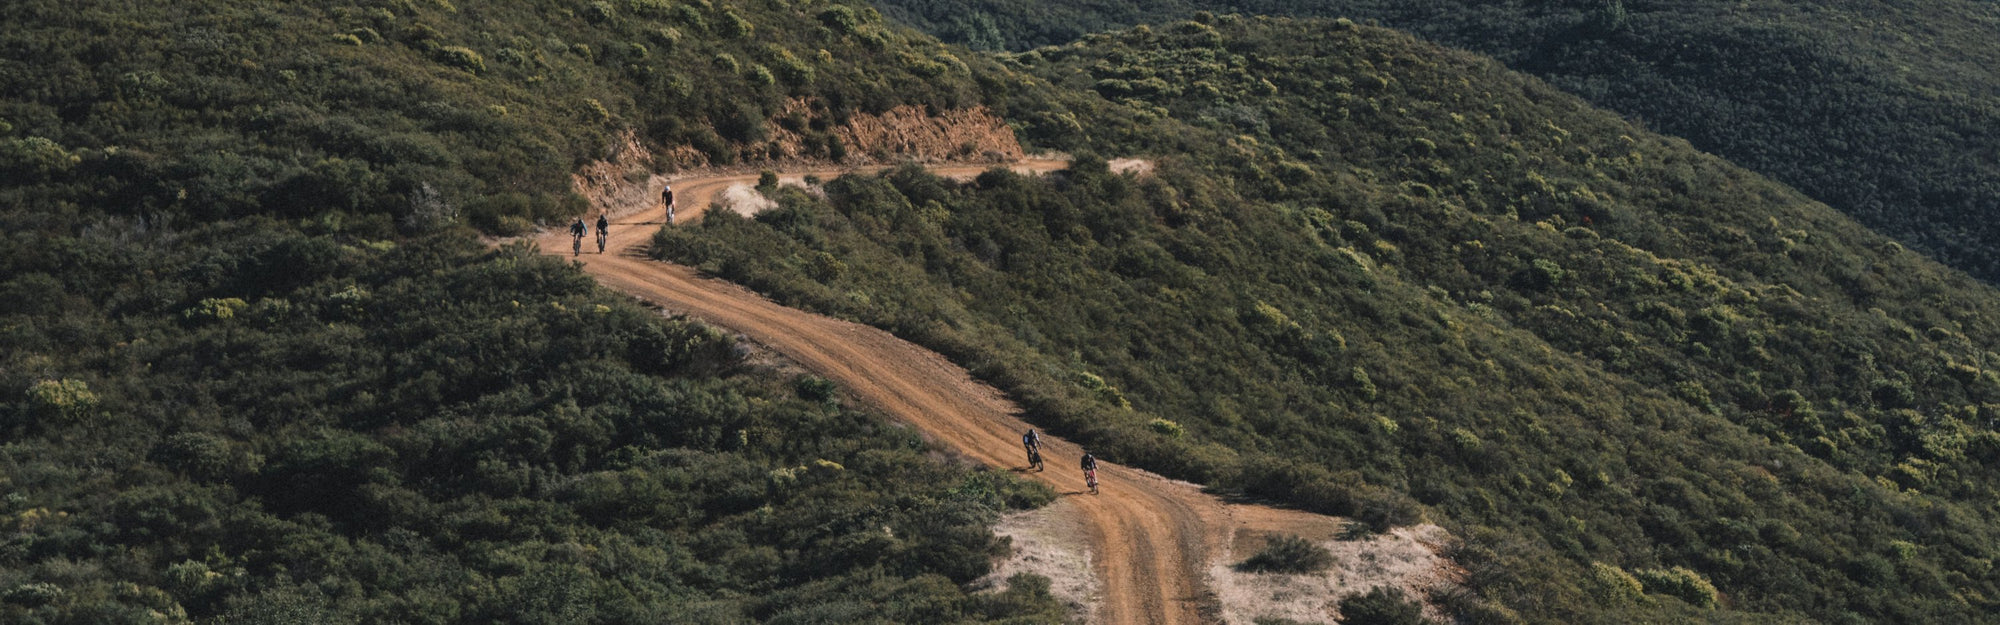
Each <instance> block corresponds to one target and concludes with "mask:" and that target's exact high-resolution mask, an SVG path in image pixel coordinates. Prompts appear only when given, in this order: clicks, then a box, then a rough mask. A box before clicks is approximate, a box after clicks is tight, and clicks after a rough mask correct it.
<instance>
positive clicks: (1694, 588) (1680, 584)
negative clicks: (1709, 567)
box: [1632, 566, 1716, 608]
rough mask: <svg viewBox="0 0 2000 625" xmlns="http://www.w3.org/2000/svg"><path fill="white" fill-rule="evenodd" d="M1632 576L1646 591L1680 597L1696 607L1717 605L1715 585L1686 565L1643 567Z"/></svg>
mask: <svg viewBox="0 0 2000 625" xmlns="http://www.w3.org/2000/svg"><path fill="white" fill-rule="evenodd" d="M1632 576H1633V577H1635V578H1637V579H1638V580H1639V583H1640V584H1641V585H1643V586H1644V587H1645V589H1646V592H1650V593H1658V594H1662V595H1667V596H1670V597H1678V598H1680V599H1681V600H1682V601H1686V602H1688V603H1689V604H1691V605H1693V606H1695V607H1700V608H1713V607H1716V592H1715V586H1714V585H1712V584H1710V583H1708V578H1707V577H1703V576H1702V575H1701V574H1700V573H1696V572H1694V571H1691V570H1688V569H1687V568H1685V567H1678V566H1676V567H1673V568H1670V569H1641V570H1638V571H1633V572H1632Z"/></svg>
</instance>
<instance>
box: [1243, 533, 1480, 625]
mask: <svg viewBox="0 0 2000 625" xmlns="http://www.w3.org/2000/svg"><path fill="white" fill-rule="evenodd" d="M1275 534H1276V533H1275V532H1263V531H1239V532H1237V533H1236V536H1235V537H1234V540H1232V541H1230V548H1229V551H1228V552H1227V553H1223V554H1221V557H1219V558H1216V559H1215V560H1213V561H1211V562H1210V564H1209V569H1208V575H1209V580H1208V581H1209V588H1210V589H1211V590H1213V591H1214V592H1215V595H1216V599H1217V600H1218V601H1219V602H1220V603H1221V604H1222V618H1223V620H1224V621H1225V622H1228V623H1242V624H1248V623H1254V622H1256V620H1257V619H1260V618H1283V619H1291V620H1294V621H1298V622H1300V623H1335V622H1338V620H1339V616H1340V612H1339V607H1340V599H1341V597H1345V596H1347V595H1350V594H1355V593H1366V592H1368V591H1370V590H1373V589H1374V588H1376V587H1377V586H1393V587H1396V588H1401V589H1402V590H1403V595H1404V596H1406V597H1408V598H1410V599H1413V600H1418V601H1423V600H1425V599H1426V598H1427V597H1428V596H1429V595H1430V591H1431V590H1432V589H1436V588H1441V587H1445V586H1448V585H1451V584H1456V583H1457V577H1458V575H1457V567H1455V566H1454V565H1453V564H1452V563H1451V561H1450V560H1447V559H1445V558H1444V557H1443V556H1441V555H1438V549H1439V548H1440V546H1441V545H1443V544H1444V543H1445V542H1446V541H1449V540H1450V538H1451V536H1450V534H1448V533H1447V532H1445V530H1444V528H1441V527H1438V526H1436V525H1430V524H1425V525H1418V526H1413V527H1399V528H1396V529H1394V530H1391V531H1390V532H1388V533H1386V534H1377V535H1374V536H1370V537H1368V538H1363V539H1359V540H1340V539H1338V538H1336V537H1331V536H1303V537H1304V538H1306V539H1308V540H1312V541H1313V542H1314V543H1316V544H1318V545H1320V546H1322V547H1325V548H1326V549H1327V551H1330V552H1332V553H1333V567H1332V568H1329V569H1327V570H1326V571H1322V572H1319V573H1308V574H1299V575H1294V574H1285V573H1248V572H1244V571H1238V570H1236V564H1237V563H1240V562H1242V561H1244V560H1246V559H1248V558H1249V557H1250V556H1252V555H1255V554H1256V553H1257V552H1258V551H1260V550H1262V549H1263V548H1264V544H1265V543H1266V542H1268V541H1269V540H1270V539H1271V537H1272V536H1274V535H1275ZM1424 615H1425V616H1426V617H1429V618H1430V619H1432V620H1433V621H1436V622H1440V623H1443V622H1449V619H1448V617H1447V616H1446V615H1445V614H1443V613H1441V612H1440V611H1438V609H1437V607H1436V606H1434V605H1430V604H1429V603H1428V602H1426V603H1425V605H1424Z"/></svg>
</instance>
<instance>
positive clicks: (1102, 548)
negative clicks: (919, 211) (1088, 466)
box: [539, 161, 1337, 624]
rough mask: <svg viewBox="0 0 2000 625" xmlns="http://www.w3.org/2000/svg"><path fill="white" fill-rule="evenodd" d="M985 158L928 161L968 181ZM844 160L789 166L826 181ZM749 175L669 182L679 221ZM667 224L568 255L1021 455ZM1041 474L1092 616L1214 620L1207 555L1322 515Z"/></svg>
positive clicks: (994, 416)
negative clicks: (736, 275) (817, 167)
mask: <svg viewBox="0 0 2000 625" xmlns="http://www.w3.org/2000/svg"><path fill="white" fill-rule="evenodd" d="M1065 165H1066V163H1064V162H1061V161H1027V162H1022V163H1018V164H1015V165H1013V166H1012V167H1013V168H1014V169H1017V170H1021V171H1034V172H1045V171H1050V170H1054V169H1060V168H1061V167H1063V166H1065ZM990 167H993V166H990V165H989V166H943V167H935V168H933V169H934V171H936V172H937V173H939V174H940V175H945V176H951V177H957V178H966V177H970V176H975V175H977V174H978V173H980V172H981V171H984V170H985V169H988V168H990ZM852 171H854V170H852V169H843V170H833V169H828V170H823V171H801V172H794V173H792V174H789V175H787V176H786V178H789V179H797V178H799V177H802V176H804V175H806V174H813V175H820V176H824V177H833V176H836V175H839V174H842V173H848V172H852ZM756 177H757V176H755V175H715V176H705V177H698V178H691V179H684V180H677V181H675V182H674V190H675V194H676V196H677V197H678V199H679V201H678V202H677V204H678V205H679V207H680V210H679V211H678V212H679V214H678V215H677V217H678V218H679V219H680V220H681V222H682V223H686V221H688V220H691V219H697V218H699V216H700V214H701V212H702V211H703V210H705V209H706V208H707V207H708V206H709V205H710V203H711V202H712V201H713V199H714V198H715V197H716V194H717V193H718V192H720V191H722V190H724V189H727V188H728V187H730V186H732V185H738V184H745V183H748V182H751V181H754V180H755V179H756ZM664 220H665V209H664V206H661V205H658V204H657V203H656V204H655V205H654V206H652V207H647V208H644V209H642V210H637V211H628V212H625V213H624V214H622V215H621V216H620V218H619V219H618V220H617V222H615V223H614V227H613V228H612V232H611V235H610V239H609V244H608V246H607V248H606V249H607V250H610V253H606V254H601V255H600V254H591V253H586V254H584V255H583V256H582V257H581V258H580V259H579V260H580V261H581V263H582V265H583V268H584V270H585V271H586V272H588V273H589V274H590V275H592V276H595V277H596V278H597V280H598V281H599V282H601V283H603V284H605V285H607V286H610V287H612V288H615V289H618V290H620V291H623V292H625V293H628V294H631V295H634V296H637V297H639V298H641V299H644V300H647V301H650V302H652V303H654V304H656V305H658V306H661V307H663V308H666V309H668V310H672V311H675V312H680V313H685V314H688V315H690V316H693V317H696V318H699V319H702V320H705V321H707V322H709V323H713V324H715V325H718V326H721V327H725V328H729V329H731V330H734V331H736V332H739V333H741V334H743V335H745V336H747V337H749V338H750V339H751V340H754V341H756V342H758V343H760V344H763V345H765V346H767V347H769V348H771V349H773V350H775V351H777V352H779V353H781V354H784V355H785V356H787V357H790V358H792V359H793V360H795V361H797V362H799V363H800V364H802V365H804V366H805V367H806V368H808V369H811V370H812V371H814V372H815V373H817V374H819V375H821V376H824V377H826V378H828V379H830V380H833V381H834V382H836V383H838V384H840V385H841V386H842V387H844V388H846V389H848V391H849V392H851V393H853V394H854V395H855V396H857V397H858V398H860V399H861V400H862V401H865V402H867V403H868V404H870V405H872V406H873V407H875V408H877V409H880V410H882V411H884V412H886V413H888V414H889V415H890V416H892V417H894V418H896V419H899V420H902V421H905V422H908V423H910V424H913V425H915V426H916V427H918V428H919V429H921V430H922V431H924V432H925V433H926V434H927V435H928V436H929V437H930V438H931V439H932V440H934V441H936V442H938V443H940V444H942V445H944V446H946V447H949V448H951V449H953V450H956V451H957V452H958V453H960V454H963V455H964V456H966V457H969V458H971V459H974V460H977V461H979V462H982V463H985V464H987V465H990V466H995V467H1017V466H1019V465H1021V464H1024V463H1025V458H1023V457H1022V455H1023V454H1022V452H1021V449H1020V444H1019V441H1020V433H1021V432H1022V431H1023V430H1025V429H1027V428H1028V427H1029V425H1028V424H1027V423H1025V422H1022V421H1021V420H1019V419H1018V418H1016V417H1015V416H1014V415H1015V414H1017V413H1018V410H1017V409H1016V408H1015V406H1014V405H1013V404H1012V403H1011V402H1009V401H1008V400H1007V399H1006V398H1005V397H1003V396H1002V395H1001V393H1000V392H999V391H997V390H995V389H993V388H992V387H990V386H987V385H985V384H982V383H980V382H978V381H975V380H973V379H972V377H971V376H970V375H968V374H967V373H966V371H965V370H964V369H962V368H960V367H958V366H956V365H954V364H952V363H951V362H949V361H947V360H946V359H945V358H944V357H943V356H940V355H938V354H936V353H934V352H931V351H930V350H927V349H924V348H922V347H919V346H917V345H914V344H911V343H909V342H907V341H903V340H901V339H898V338H896V337H895V336H893V335H890V334H889V333H888V332H885V331H882V330H879V329H876V328H873V327H869V326H864V325H860V324H856V323H851V322H847V321H841V320H838V319H833V318H830V317H824V316H820V315H814V314H810V313H806V312H802V311H799V310H794V309H791V308H787V307H784V306H781V305H778V304H776V303H774V302H772V301H770V300H769V299H766V298H764V297H763V296H761V295H758V294H757V293H755V292H752V291H750V290H748V289H746V288H743V287H741V286H738V285H735V284H732V283H729V282H725V281H722V280H717V279H712V278H707V277H703V276H701V275H699V273H698V272H697V271H696V270H694V269H692V268H689V267H685V266H680V265H675V264H671V263H664V262H658V261H653V260H649V259H647V258H645V257H644V249H645V246H646V244H647V243H648V241H649V240H650V237H651V234H652V232H653V228H652V227H651V225H652V224H657V223H661V222H663V221H664ZM566 235H567V232H551V233H547V234H544V235H543V236H542V237H541V238H540V240H539V243H540V246H541V249H542V250H544V251H545V252H548V253H554V254H567V253H568V252H569V247H570V246H569V245H568V243H569V241H566V240H563V237H564V236H566ZM1043 441H1044V450H1045V451H1044V454H1045V456H1046V457H1047V458H1048V467H1049V469H1048V470H1047V471H1045V472H1042V473H1024V475H1027V476H1030V477H1032V478H1035V479H1040V480H1042V481H1044V482H1047V483H1049V484H1050V485H1052V486H1054V487H1056V490H1057V491H1058V492H1062V493H1064V494H1065V496H1068V497H1072V498H1073V500H1074V501H1076V502H1077V504H1078V506H1077V507H1078V509H1079V510H1080V511H1081V512H1082V514H1081V515H1080V516H1081V517H1082V518H1083V519H1085V520H1086V521H1085V522H1086V523H1087V524H1088V527H1086V528H1084V531H1085V535H1086V536H1087V537H1088V538H1089V540H1090V544H1091V546H1092V549H1093V550H1094V552H1095V553H1096V554H1097V555H1096V557H1095V558H1094V559H1093V560H1094V562H1095V563H1096V567H1097V568H1098V571H1097V573H1098V575H1099V576H1100V579H1101V580H1102V583H1103V586H1102V588H1103V596H1102V598H1101V601H1102V602H1101V605H1099V606H1098V609H1097V611H1096V612H1097V615H1098V617H1099V618H1101V619H1102V620H1103V621H1104V622H1107V623H1121V624H1123V623H1147V624H1151V623H1198V622H1204V621H1209V620H1213V619H1214V616H1213V614H1214V613H1213V612H1212V611H1210V610H1208V609H1207V608H1210V607H1213V605H1214V598H1213V597H1211V596H1210V594H1209V592H1208V590H1207V588H1206V587H1205V584H1204V583H1203V579H1204V571H1205V570H1206V569H1207V565H1208V563H1209V558H1210V557H1211V555H1212V554H1215V553H1219V551H1218V550H1226V549H1227V548H1228V547H1227V546H1228V545H1229V542H1230V541H1231V540H1232V538H1233V534H1234V532H1235V531H1237V530H1238V529H1239V528H1251V527H1260V526H1297V525H1299V524H1315V525H1326V524H1332V523H1336V522H1337V520H1336V519H1333V518H1331V517H1323V516H1318V515H1310V514H1305V513H1300V512H1294V511H1288V510H1279V509H1273V508H1268V507H1263V506H1254V505H1239V504H1225V503H1224V502H1222V501H1220V500H1218V499H1216V498H1215V497H1212V496H1209V495H1206V494H1203V493H1202V492H1201V491H1200V489H1199V488H1198V487H1197V486H1195V485H1193V484H1189V483H1187V482H1179V481H1173V480H1168V479H1166V478H1163V477H1160V476H1158V475H1155V474H1152V473H1149V472H1146V471H1141V470H1137V469H1133V468H1130V467H1123V466H1118V465H1115V464H1112V463H1108V462H1107V463H1100V465H1099V471H1098V473H1099V477H1100V478H1101V482H1102V485H1103V488H1102V493H1101V494H1099V495H1095V496H1093V495H1089V494H1087V493H1083V492H1081V489H1082V485H1083V484H1082V482H1083V478H1082V475H1081V472H1080V471H1078V470H1077V469H1076V468H1075V464H1074V462H1075V459H1076V458H1078V457H1079V456H1080V453H1081V449H1080V448H1079V447H1078V446H1077V445H1075V444H1073V443H1070V442H1068V441H1063V440H1060V439H1056V438H1055V437H1044V438H1043Z"/></svg>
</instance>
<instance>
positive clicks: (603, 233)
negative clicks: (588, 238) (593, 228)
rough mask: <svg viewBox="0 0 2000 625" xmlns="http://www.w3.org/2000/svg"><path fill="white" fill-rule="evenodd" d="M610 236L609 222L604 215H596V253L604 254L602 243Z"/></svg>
mask: <svg viewBox="0 0 2000 625" xmlns="http://www.w3.org/2000/svg"><path fill="white" fill-rule="evenodd" d="M610 236H611V220H610V219H607V218H605V216H604V213H598V214H597V253H599V254H603V253H604V241H605V239H607V238H610Z"/></svg>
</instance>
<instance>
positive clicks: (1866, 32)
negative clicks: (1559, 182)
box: [878, 0, 2000, 281]
mask: <svg viewBox="0 0 2000 625" xmlns="http://www.w3.org/2000/svg"><path fill="white" fill-rule="evenodd" d="M878 4H880V5H882V7H883V10H884V11H886V12H887V13H889V14H890V15H892V16H894V17H896V18H898V19H902V20H905V21H907V22H909V23H911V24H915V25H917V26H919V27H921V28H924V29H925V30H927V31H929V32H931V33H933V34H937V35H939V36H940V37H942V38H944V39H945V40H946V41H952V42H962V43H966V44H968V45H972V46H974V47H980V48H985V49H1009V50H1025V49H1028V48H1031V47H1035V46H1043V45H1058V44H1064V43H1068V42H1070V41H1072V40H1075V39H1077V38H1079V37H1081V36H1083V35H1084V34H1086V33H1091V32H1097V31H1101V30H1106V29H1109V28H1115V27H1124V26H1130V25H1133V24H1142V23H1153V24H1157V23H1163V22H1165V21H1168V20H1171V19H1175V18H1185V17H1189V16H1192V15H1194V14H1195V13H1196V11H1197V10H1200V9H1207V10H1212V11H1216V12H1242V13H1246V14H1252V15H1293V16H1314V17H1327V18H1335V17H1350V18H1353V19H1356V20H1379V21H1380V22H1381V24H1383V25H1386V26H1390V27H1394V28H1399V29H1405V30H1409V31H1412V32H1416V33H1419V34H1422V35H1424V36H1426V37H1429V38H1431V39H1433V40H1434V41H1438V42H1441V43H1445V44H1448V45H1453V46H1458V47H1463V48H1465V49H1468V50H1473V51H1477V52H1480V53H1483V54H1487V55H1491V56H1493V57H1495V58H1498V59H1500V60H1501V61H1503V62H1505V63H1506V64H1508V65H1509V66H1511V67H1513V68H1515V69H1517V70H1521V71H1524V72H1528V73H1531V74H1534V75H1537V76H1540V77H1542V78H1543V79H1545V80H1547V81H1549V82H1550V83H1552V84H1554V85H1556V86H1557V87H1559V88H1562V89H1563V90H1566V91H1569V92H1571V93H1575V94H1578V95H1581V96H1583V97H1584V98H1585V99H1587V100H1589V101H1591V102H1593V103H1595V104H1596V105H1598V106H1600V107H1603V108H1608V109H1611V110H1613V111H1617V112H1619V113H1622V114H1624V115H1625V116H1627V117H1630V118H1634V119H1637V120H1640V121H1641V122H1642V123H1644V124H1646V125H1648V126H1649V127H1650V128H1651V129H1653V130H1656V131H1658V132H1662V133H1664V134H1669V135H1675V136H1680V137H1685V138H1687V139H1688V140H1689V141H1691V142H1693V143H1694V146H1695V147H1697V148H1699V149H1702V150H1705V151H1709V152H1714V153H1716V154H1720V155H1722V156H1724V157H1726V158H1728V159H1730V160H1732V161H1734V162H1736V163H1738V164H1741V165H1743V166H1745V167H1747V168H1749V169H1751V170H1754V171H1757V172H1760V173H1763V174H1765V175H1766V176H1769V177H1771V178H1773V179H1776V180H1778V181H1780V182H1784V183H1786V184H1789V185H1792V186H1794V187H1797V188H1798V189H1800V190H1801V191H1804V192H1805V193H1806V194H1807V195H1810V196H1812V197H1814V198H1816V199H1819V200H1822V201H1825V202H1826V203H1828V204H1830V205H1832V206H1834V207H1835V208H1838V209H1840V210H1841V211H1843V212H1846V213H1847V214H1849V215H1851V216H1853V217H1855V218H1856V219H1858V220H1859V221H1861V222H1862V223H1863V224H1865V225H1867V226H1869V227H1871V228H1874V229H1876V230H1878V231H1881V232H1884V233H1887V234H1889V235H1890V236H1893V237H1896V238H1898V239H1901V240H1902V241H1904V242H1905V243H1906V244H1909V245H1911V246H1912V247H1915V248H1916V249H1918V250H1920V251H1923V252H1925V253H1927V254H1930V255H1932V256H1933V257H1935V258H1938V259H1939V260H1941V261H1943V262H1945V263H1946V264H1948V265H1952V266H1954V267H1957V268H1959V269H1962V270H1964V271H1967V272H1970V273H1972V274H1974V275H1976V276H1979V277H1981V278H1983V279H1985V280H1988V281H1995V280H2000V226H1996V225H1995V224H2000V215H1996V214H1995V213H1994V210H1995V209H1994V207H1995V206H2000V161H1996V160H1995V159H1994V158H1993V154H1995V153H1996V152H2000V132H1996V131H1995V130H1994V129H1995V128H2000V95H1996V94H2000V70H1996V69H1995V68H2000V46H1996V45H1995V43H1994V42H1995V39H1994V37H1993V32H1994V27H1995V25H1996V24H2000V6H1996V5H1995V4H1994V3H1991V2H1980V1H1978V0H1947V1H1943V2H1925V3H1921V4H1907V3H1885V2H1866V1H1861V0H1815V1H1813V2H1778V1H1775V0H1756V1H1752V2H1734V3H1718V2H1699V1H1695V0H1654V1H1645V2H1640V1H1631V2H1626V1H1622V0H1576V1H1566V2H1499V3H1494V2H1470V1H1464V0H1452V1H1445V2H1398V1H1390V0H1340V1H1336V2H1300V1H1295V0H1228V1H1226V2H1202V3H1195V2H1186V1H1183V0H1118V1H1113V0H1092V1H1087V2H1041V1H1039V0H977V1H975V2H970V3H962V2H933V1H930V0H880V1H879V2H878Z"/></svg>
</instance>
